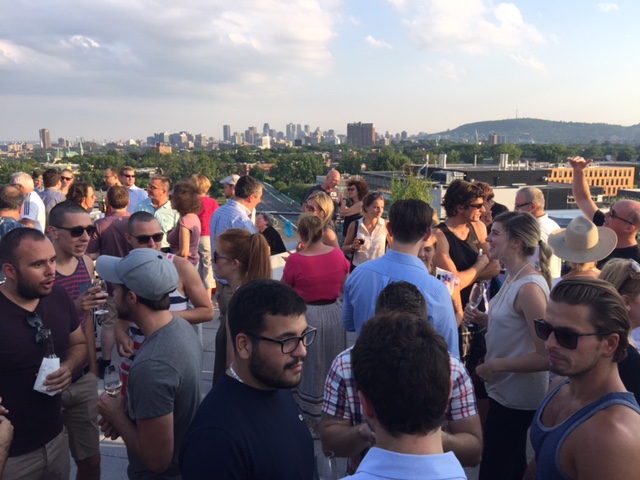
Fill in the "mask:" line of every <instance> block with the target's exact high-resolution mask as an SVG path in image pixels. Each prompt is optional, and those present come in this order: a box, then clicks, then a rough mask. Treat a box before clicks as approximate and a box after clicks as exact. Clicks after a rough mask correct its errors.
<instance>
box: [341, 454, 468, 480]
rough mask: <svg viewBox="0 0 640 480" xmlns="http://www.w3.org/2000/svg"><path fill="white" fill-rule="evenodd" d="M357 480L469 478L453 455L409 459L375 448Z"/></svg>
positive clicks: (414, 456) (353, 476) (411, 456)
mask: <svg viewBox="0 0 640 480" xmlns="http://www.w3.org/2000/svg"><path fill="white" fill-rule="evenodd" d="M345 478H353V479H354V480H366V479H372V480H383V479H389V480H391V479H393V480H404V479H415V478H428V479H432V480H463V479H464V480H466V478H467V475H466V474H465V473H464V469H463V468H462V465H460V462H459V461H458V459H457V458H456V456H455V455H454V454H453V452H447V453H438V454H433V455H408V454H405V453H396V452H391V451H389V450H383V449H382V448H377V447H373V448H371V450H369V453H367V456H366V457H364V460H363V461H362V463H361V464H360V466H359V467H358V471H357V472H356V473H355V474H354V475H352V476H351V477H345Z"/></svg>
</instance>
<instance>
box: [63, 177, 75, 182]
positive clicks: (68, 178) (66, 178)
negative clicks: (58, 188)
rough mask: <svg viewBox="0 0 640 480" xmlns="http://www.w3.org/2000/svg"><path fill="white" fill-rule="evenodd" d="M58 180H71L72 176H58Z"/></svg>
mask: <svg viewBox="0 0 640 480" xmlns="http://www.w3.org/2000/svg"><path fill="white" fill-rule="evenodd" d="M60 180H66V181H67V182H70V181H71V180H73V177H60Z"/></svg>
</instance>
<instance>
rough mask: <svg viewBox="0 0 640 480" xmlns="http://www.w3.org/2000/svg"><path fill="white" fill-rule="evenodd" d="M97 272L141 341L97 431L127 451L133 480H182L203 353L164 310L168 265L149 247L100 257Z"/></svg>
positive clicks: (171, 273) (103, 403) (171, 285)
mask: <svg viewBox="0 0 640 480" xmlns="http://www.w3.org/2000/svg"><path fill="white" fill-rule="evenodd" d="M96 271H97V272H98V274H99V275H100V277H101V278H103V279H104V280H106V281H107V282H110V283H112V284H113V287H114V292H113V295H114V300H115V304H116V309H117V311H118V318H121V319H123V320H128V321H134V320H135V322H136V324H137V325H138V326H139V327H140V329H141V330H142V332H143V333H144V335H145V337H146V340H145V342H144V344H143V345H142V347H141V348H140V352H139V353H138V354H137V355H136V357H135V359H134V361H133V364H132V366H131V370H130V372H129V382H128V387H127V397H126V402H125V401H123V398H122V396H121V394H120V393H117V394H116V395H115V396H111V395H109V394H107V393H104V394H102V396H101V397H100V401H99V402H98V410H99V412H100V415H102V421H101V425H102V431H103V432H104V433H105V436H108V437H111V438H112V439H115V438H117V437H118V436H121V437H122V439H123V440H124V443H125V444H126V446H127V454H128V456H129V467H128V469H127V472H128V475H129V478H130V479H142V478H150V477H151V476H153V475H157V474H161V475H162V478H180V471H179V467H178V460H177V454H178V452H179V451H180V446H181V444H182V440H183V438H184V435H185V433H186V430H187V428H188V426H189V424H190V423H191V420H192V419H193V416H194V415H195V412H196V409H197V407H198V403H199V400H200V391H199V385H200V374H201V371H202V358H201V353H200V352H201V349H200V348H199V346H200V344H199V341H198V337H197V335H196V334H195V332H194V331H193V328H191V326H190V325H189V323H187V322H186V320H183V319H182V318H180V317H176V316H174V315H173V314H172V313H171V312H170V311H169V306H170V298H169V293H170V292H172V291H173V290H175V289H176V287H177V286H178V272H177V271H176V268H175V266H174V265H173V262H171V261H170V260H168V259H167V258H166V257H165V256H164V255H162V254H161V253H160V252H157V251H155V250H152V249H149V248H138V249H135V250H132V251H131V252H130V253H129V254H128V255H127V256H126V257H124V258H118V257H111V256H107V255H103V256H100V257H99V258H98V260H97V262H96Z"/></svg>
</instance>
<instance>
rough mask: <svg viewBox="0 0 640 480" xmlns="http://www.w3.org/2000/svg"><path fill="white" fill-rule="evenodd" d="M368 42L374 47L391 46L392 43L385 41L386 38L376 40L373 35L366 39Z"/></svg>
mask: <svg viewBox="0 0 640 480" xmlns="http://www.w3.org/2000/svg"><path fill="white" fill-rule="evenodd" d="M364 40H365V42H367V44H369V45H370V46H372V47H374V48H391V44H389V43H387V42H385V41H384V40H376V39H375V38H373V37H372V36H371V35H367V37H366V38H365V39H364Z"/></svg>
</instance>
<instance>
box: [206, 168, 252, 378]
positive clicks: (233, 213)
mask: <svg viewBox="0 0 640 480" xmlns="http://www.w3.org/2000/svg"><path fill="white" fill-rule="evenodd" d="M227 180H228V177H227V178H226V179H225V180H224V181H225V182H226V181H227ZM262 190H263V187H262V183H261V182H260V181H258V180H256V179H255V178H253V177H250V176H249V175H244V176H242V177H240V178H239V179H238V181H237V182H236V185H235V193H234V196H233V197H232V198H229V199H228V200H227V203H225V204H224V205H222V206H221V207H220V208H218V209H217V210H216V211H215V212H213V215H212V216H211V222H210V223H209V226H210V229H211V254H212V255H213V254H214V253H215V251H216V240H217V238H218V235H220V234H221V233H224V232H225V231H227V230H228V229H230V228H242V229H244V230H247V231H249V232H251V233H257V232H258V230H257V229H256V226H255V225H254V223H253V222H252V221H251V214H252V212H253V211H254V210H255V209H256V207H257V206H258V204H259V203H260V202H261V201H262ZM215 270H216V264H215V261H214V264H213V271H214V273H215ZM215 277H216V285H217V287H216V290H217V300H218V309H219V312H220V328H218V333H217V334H216V358H215V365H214V369H213V381H214V383H215V381H216V380H217V379H218V377H220V375H222V374H223V373H224V371H225V370H226V368H227V358H226V357H227V353H226V352H227V338H226V336H227V327H226V317H227V307H228V305H229V301H230V300H231V297H232V296H233V292H232V291H231V287H230V286H229V284H228V283H227V282H226V281H224V280H221V279H219V278H218V277H217V275H216V276H215Z"/></svg>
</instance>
